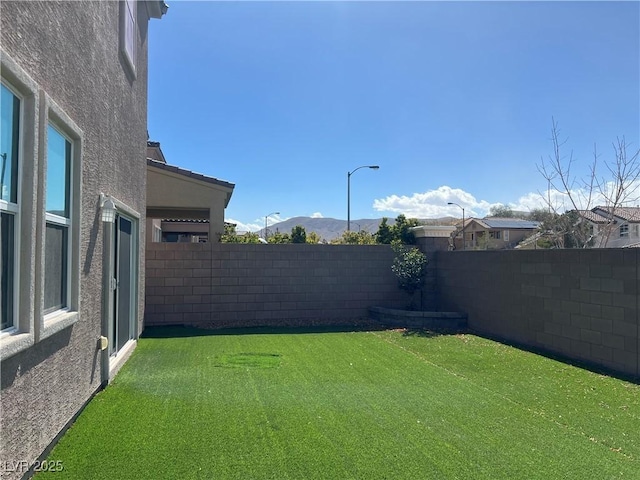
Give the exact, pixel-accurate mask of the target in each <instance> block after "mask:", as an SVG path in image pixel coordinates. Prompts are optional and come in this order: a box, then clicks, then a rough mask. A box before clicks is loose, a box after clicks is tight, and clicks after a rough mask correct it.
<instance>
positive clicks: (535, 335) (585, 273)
mask: <svg viewBox="0 0 640 480" xmlns="http://www.w3.org/2000/svg"><path fill="white" fill-rule="evenodd" d="M639 255H640V251H639V250H638V249H589V250H550V251H542V250H538V251H535V250H533V251H532V250H529V251H515V250H512V251H495V252H492V251H473V252H463V251H454V252H437V255H436V262H437V269H436V272H437V280H436V282H437V285H438V293H439V295H438V297H439V300H440V302H441V307H442V309H443V310H457V311H462V312H465V313H467V315H468V318H469V326H470V327H471V328H472V329H474V330H476V331H479V332H484V333H486V334H490V335H493V336H496V337H500V338H504V339H507V340H511V341H514V342H518V343H522V344H525V345H529V346H532V347H535V348H541V349H544V350H547V351H550V352H555V353H558V354H560V355H563V356H566V357H569V358H572V359H576V360H579V361H583V362H588V363H593V364H597V365H602V366H605V367H607V368H610V369H613V370H616V371H619V372H622V373H624V374H628V375H632V376H640V370H639V351H638V345H639V343H640V340H639V328H638V279H639V278H640V277H639V275H640V271H639V269H638V258H639Z"/></svg>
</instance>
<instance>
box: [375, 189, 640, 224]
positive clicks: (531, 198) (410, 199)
mask: <svg viewBox="0 0 640 480" xmlns="http://www.w3.org/2000/svg"><path fill="white" fill-rule="evenodd" d="M609 188H611V186H609ZM629 192H630V193H631V192H633V193H635V192H634V191H633V188H631V187H630V188H629ZM638 192H640V188H639V189H638ZM587 193H588V192H587V191H586V190H584V189H576V190H573V191H572V192H571V197H573V199H574V200H575V202H576V205H577V206H578V208H581V209H591V208H593V207H595V206H596V205H606V203H607V202H606V200H605V199H604V197H603V196H601V195H599V194H596V192H594V194H593V195H592V197H591V198H590V199H589V196H588V195H587ZM630 197H631V196H630ZM637 200H638V199H637V198H629V199H628V201H627V202H626V204H628V205H635V203H636V202H637ZM449 202H451V203H456V204H458V205H460V206H461V207H463V208H464V209H465V214H466V215H467V217H484V216H486V215H488V214H489V211H490V210H491V207H493V206H497V205H505V206H508V207H510V208H511V209H512V210H515V211H521V212H530V211H531V210H534V209H536V208H545V209H546V208H548V206H549V203H550V204H551V206H552V208H553V209H554V210H555V211H557V212H559V213H562V212H564V211H566V210H571V209H573V208H574V206H573V204H572V202H571V198H570V197H569V195H567V194H566V193H561V192H558V191H555V190H551V192H550V194H547V192H529V193H526V194H524V195H522V196H521V197H519V198H518V199H517V200H516V201H515V202H504V203H489V202H487V201H486V200H478V199H476V197H474V196H473V195H472V194H470V193H469V192H465V191H464V190H461V189H458V188H451V187H448V186H446V185H443V186H441V187H438V188H437V189H435V190H428V191H426V192H424V193H414V194H413V195H411V196H407V195H390V196H388V197H386V198H381V199H376V200H374V202H373V208H374V209H376V210H377V211H379V212H389V213H392V214H394V215H398V214H400V213H403V214H405V215H406V216H407V217H410V218H411V217H413V218H439V217H446V216H452V217H460V216H461V213H462V212H461V211H460V208H459V207H458V206H457V205H448V203H449Z"/></svg>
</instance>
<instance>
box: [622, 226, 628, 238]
mask: <svg viewBox="0 0 640 480" xmlns="http://www.w3.org/2000/svg"><path fill="white" fill-rule="evenodd" d="M620 236H621V237H628V236H629V224H628V223H623V224H622V225H620Z"/></svg>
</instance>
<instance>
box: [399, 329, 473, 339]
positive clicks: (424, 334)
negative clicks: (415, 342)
mask: <svg viewBox="0 0 640 480" xmlns="http://www.w3.org/2000/svg"><path fill="white" fill-rule="evenodd" d="M460 333H464V332H461V331H460V330H446V329H438V330H427V329H424V328H405V329H404V333H403V334H402V336H403V337H421V338H435V337H440V336H442V335H459V334H460Z"/></svg>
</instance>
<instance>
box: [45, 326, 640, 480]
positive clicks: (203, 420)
mask: <svg viewBox="0 0 640 480" xmlns="http://www.w3.org/2000/svg"><path fill="white" fill-rule="evenodd" d="M152 333H156V334H157V335H156V336H155V338H151V337H150V338H143V339H141V341H140V344H139V346H138V348H137V349H136V351H135V353H134V355H133V356H132V358H131V359H130V360H129V362H128V363H127V364H126V365H125V366H124V367H123V369H122V370H121V372H120V373H119V374H118V376H117V377H116V379H115V380H114V382H113V383H112V384H111V385H110V386H109V387H108V388H107V389H106V390H105V391H103V392H101V393H100V394H98V395H97V396H96V398H95V399H94V400H93V401H92V402H91V403H90V404H89V405H88V407H87V408H86V409H85V411H84V412H83V413H82V415H81V416H80V417H79V418H78V420H77V421H76V423H75V424H74V425H73V426H72V428H71V429H70V430H69V431H68V432H67V434H66V435H65V436H64V437H63V438H62V439H61V441H60V442H59V443H58V445H57V446H56V447H55V449H54V450H53V451H52V453H51V455H50V456H49V460H60V461H62V462H63V465H64V471H63V472H62V473H55V474H53V475H56V478H78V479H98V478H104V479H110V480H113V479H116V480H119V479H143V478H148V479H160V478H170V479H190V478H199V479H225V478H238V479H264V478H272V479H314V478H320V479H351V478H358V479H402V478H406V479H474V480H475V479H492V480H494V479H509V480H511V479H544V480H548V479H580V480H584V479H598V480H600V479H614V478H629V479H637V478H639V476H640V386H638V385H636V384H633V383H628V382H624V381H621V380H618V379H614V378H610V377H606V376H602V375H598V374H595V373H592V372H589V371H586V370H582V369H579V368H575V367H572V366H569V365H566V364H563V363H560V362H556V361H554V360H550V359H548V358H544V357H541V356H537V355H534V354H531V353H527V352H523V351H520V350H517V349H514V348H511V347H508V346H505V345H502V344H499V343H496V342H492V341H490V340H486V339H483V338H479V337H476V336H473V335H442V336H438V335H433V336H432V335H426V334H419V333H414V334H403V332H400V331H375V332H340V333H268V334H267V333H253V334H216V335H203V334H202V333H203V332H202V331H198V330H187V329H173V330H168V329H165V330H156V331H154V332H152ZM187 333H188V334H192V335H185V334H187ZM158 334H161V335H158ZM174 335H175V336H174ZM41 475H42V474H41ZM41 475H38V478H40V476H41ZM44 476H46V474H44Z"/></svg>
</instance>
